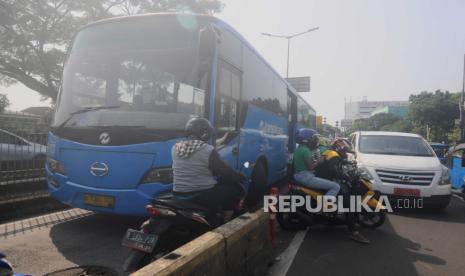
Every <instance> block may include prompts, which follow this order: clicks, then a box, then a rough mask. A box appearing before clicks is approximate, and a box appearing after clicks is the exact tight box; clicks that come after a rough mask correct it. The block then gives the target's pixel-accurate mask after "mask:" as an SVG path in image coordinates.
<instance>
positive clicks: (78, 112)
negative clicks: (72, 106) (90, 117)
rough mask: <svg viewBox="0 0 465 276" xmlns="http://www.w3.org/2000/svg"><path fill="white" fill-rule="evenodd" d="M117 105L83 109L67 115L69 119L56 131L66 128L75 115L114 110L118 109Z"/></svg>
mask: <svg viewBox="0 0 465 276" xmlns="http://www.w3.org/2000/svg"><path fill="white" fill-rule="evenodd" d="M119 107H120V106H119V105H102V106H92V107H85V108H83V109H79V110H76V111H74V112H71V113H69V117H68V118H67V119H66V120H65V121H64V122H63V123H61V124H60V125H59V126H58V127H57V130H60V129H62V128H63V127H65V126H66V124H67V123H68V122H69V121H70V120H71V119H72V118H73V117H74V115H76V114H83V113H87V112H91V111H96V110H102V109H114V108H119Z"/></svg>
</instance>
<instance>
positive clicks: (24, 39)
mask: <svg viewBox="0 0 465 276" xmlns="http://www.w3.org/2000/svg"><path fill="white" fill-rule="evenodd" d="M222 7H223V4H222V2H221V1H220V0H79V1H74V0H0V85H11V84H13V83H16V82H20V83H23V84H24V85H25V86H27V87H28V88H30V89H32V90H35V91H37V92H39V93H40V94H41V95H42V96H44V97H46V98H52V99H56V96H57V92H58V87H59V83H60V80H61V72H62V63H63V60H64V56H65V49H66V48H67V47H68V45H69V42H70V40H71V37H72V35H73V34H74V33H75V32H76V30H77V29H79V28H80V27H82V26H84V25H85V24H87V23H89V22H92V21H95V20H98V19H102V18H107V17H112V16H118V15H131V14H138V13H147V12H161V11H175V10H177V11H193V12H196V13H207V14H211V13H214V12H219V11H221V9H222Z"/></svg>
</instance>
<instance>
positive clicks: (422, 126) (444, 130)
mask: <svg viewBox="0 0 465 276" xmlns="http://www.w3.org/2000/svg"><path fill="white" fill-rule="evenodd" d="M409 99H410V106H409V114H408V117H407V118H405V119H402V118H399V117H396V116H394V115H392V114H376V115H374V116H372V117H370V118H367V119H359V120H355V122H354V124H353V126H352V128H351V129H350V130H348V131H347V133H350V132H353V131H357V130H365V131H370V130H372V131H378V130H381V131H398V132H411V133H416V134H419V135H422V136H423V137H429V139H430V140H431V141H451V140H456V139H457V136H458V130H457V129H456V128H455V119H457V118H458V117H459V102H460V93H449V92H448V91H445V92H442V91H440V90H437V91H435V92H434V93H432V92H421V93H420V94H418V95H410V98H409ZM427 128H428V129H429V133H428V135H427V133H426V130H427Z"/></svg>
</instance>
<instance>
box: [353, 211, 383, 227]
mask: <svg viewBox="0 0 465 276" xmlns="http://www.w3.org/2000/svg"><path fill="white" fill-rule="evenodd" d="M385 221H386V212H385V211H380V212H373V213H368V212H366V211H362V212H361V213H360V214H359V215H358V223H359V224H360V225H361V226H363V227H366V228H377V227H379V226H381V225H383V224H384V222H385Z"/></svg>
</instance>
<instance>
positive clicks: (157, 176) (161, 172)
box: [140, 168, 173, 184]
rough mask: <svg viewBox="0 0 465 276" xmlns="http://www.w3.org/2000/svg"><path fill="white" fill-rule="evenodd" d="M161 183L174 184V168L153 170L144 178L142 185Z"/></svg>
mask: <svg viewBox="0 0 465 276" xmlns="http://www.w3.org/2000/svg"><path fill="white" fill-rule="evenodd" d="M153 182H159V183H163V184H171V183H173V169H172V168H162V169H160V168H152V169H150V170H149V171H148V172H147V173H146V174H145V176H144V177H143V178H142V180H141V182H140V184H145V183H153Z"/></svg>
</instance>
